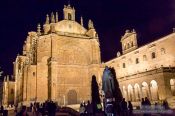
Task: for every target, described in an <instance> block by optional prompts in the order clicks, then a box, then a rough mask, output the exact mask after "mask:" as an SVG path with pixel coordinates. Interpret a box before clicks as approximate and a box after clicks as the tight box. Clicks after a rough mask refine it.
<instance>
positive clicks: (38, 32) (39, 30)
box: [37, 24, 41, 35]
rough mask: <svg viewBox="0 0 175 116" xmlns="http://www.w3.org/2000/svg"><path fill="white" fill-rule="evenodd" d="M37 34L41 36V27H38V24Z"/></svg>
mask: <svg viewBox="0 0 175 116" xmlns="http://www.w3.org/2000/svg"><path fill="white" fill-rule="evenodd" d="M37 34H38V35H41V26H40V24H38V26H37Z"/></svg>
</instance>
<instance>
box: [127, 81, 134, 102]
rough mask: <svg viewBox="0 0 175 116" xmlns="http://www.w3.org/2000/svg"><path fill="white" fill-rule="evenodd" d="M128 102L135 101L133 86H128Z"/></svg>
mask: <svg viewBox="0 0 175 116" xmlns="http://www.w3.org/2000/svg"><path fill="white" fill-rule="evenodd" d="M128 100H129V101H134V92H133V87H132V85H131V84H129V85H128Z"/></svg>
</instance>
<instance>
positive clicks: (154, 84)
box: [150, 80, 158, 100]
mask: <svg viewBox="0 0 175 116" xmlns="http://www.w3.org/2000/svg"><path fill="white" fill-rule="evenodd" d="M150 91H151V98H152V100H158V85H157V82H156V81H155V80H152V81H151V82H150Z"/></svg>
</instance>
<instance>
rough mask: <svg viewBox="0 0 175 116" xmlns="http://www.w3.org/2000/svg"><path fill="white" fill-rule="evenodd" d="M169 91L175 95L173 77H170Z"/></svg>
mask: <svg viewBox="0 0 175 116" xmlns="http://www.w3.org/2000/svg"><path fill="white" fill-rule="evenodd" d="M170 86H171V93H172V95H173V96H175V79H170Z"/></svg>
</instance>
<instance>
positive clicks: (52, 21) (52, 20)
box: [51, 12, 55, 23]
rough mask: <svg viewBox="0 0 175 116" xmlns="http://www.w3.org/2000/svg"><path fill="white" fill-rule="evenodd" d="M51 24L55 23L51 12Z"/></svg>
mask: <svg viewBox="0 0 175 116" xmlns="http://www.w3.org/2000/svg"><path fill="white" fill-rule="evenodd" d="M51 23H55V16H54V14H53V12H52V13H51Z"/></svg>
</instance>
